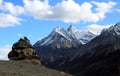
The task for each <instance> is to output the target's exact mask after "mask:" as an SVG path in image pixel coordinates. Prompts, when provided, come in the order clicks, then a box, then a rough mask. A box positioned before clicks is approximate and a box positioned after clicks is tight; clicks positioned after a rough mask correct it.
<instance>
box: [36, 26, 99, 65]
mask: <svg viewBox="0 0 120 76" xmlns="http://www.w3.org/2000/svg"><path fill="white" fill-rule="evenodd" d="M96 36H97V35H95V34H93V33H92V32H91V31H89V30H88V29H85V30H81V31H80V30H77V29H76V28H75V27H74V26H72V25H71V26H70V27H69V28H68V29H67V30H66V29H64V28H60V27H57V28H55V29H54V30H53V31H52V32H51V33H50V34H49V35H48V36H47V37H46V38H44V39H42V40H40V41H38V42H36V43H35V44H34V48H35V49H36V51H37V53H38V54H39V57H40V59H41V62H43V63H44V64H45V65H47V64H48V63H49V64H53V63H55V62H56V60H57V61H58V62H59V63H58V62H57V63H58V65H60V64H63V63H64V62H65V61H66V60H69V55H71V54H73V53H74V52H75V51H73V49H77V48H78V47H81V46H83V45H84V44H86V43H88V42H89V41H91V40H92V39H93V38H95V37H96ZM57 63H56V64H57Z"/></svg>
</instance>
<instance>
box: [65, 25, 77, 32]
mask: <svg viewBox="0 0 120 76" xmlns="http://www.w3.org/2000/svg"><path fill="white" fill-rule="evenodd" d="M67 31H68V32H73V33H75V32H76V31H78V30H77V29H76V28H75V27H74V26H73V25H70V26H69V28H68V29H67Z"/></svg>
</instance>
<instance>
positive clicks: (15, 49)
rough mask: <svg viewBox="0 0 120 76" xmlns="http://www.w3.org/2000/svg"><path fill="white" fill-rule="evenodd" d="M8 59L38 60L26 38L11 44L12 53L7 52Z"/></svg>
mask: <svg viewBox="0 0 120 76" xmlns="http://www.w3.org/2000/svg"><path fill="white" fill-rule="evenodd" d="M8 58H9V59H10V60H22V59H38V57H37V54H36V52H35V50H34V48H33V46H32V45H31V43H30V41H29V40H28V39H27V38H26V37H24V38H20V39H19V40H18V42H16V43H14V44H13V46H12V51H11V52H9V54H8Z"/></svg>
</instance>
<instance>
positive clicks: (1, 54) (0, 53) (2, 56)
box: [0, 45, 12, 60]
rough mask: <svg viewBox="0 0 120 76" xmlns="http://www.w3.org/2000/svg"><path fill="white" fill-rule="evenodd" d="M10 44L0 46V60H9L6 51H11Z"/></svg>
mask: <svg viewBox="0 0 120 76" xmlns="http://www.w3.org/2000/svg"><path fill="white" fill-rule="evenodd" d="M11 47H12V46H11V45H6V46H3V47H0V60H9V59H8V53H9V52H10V51H11Z"/></svg>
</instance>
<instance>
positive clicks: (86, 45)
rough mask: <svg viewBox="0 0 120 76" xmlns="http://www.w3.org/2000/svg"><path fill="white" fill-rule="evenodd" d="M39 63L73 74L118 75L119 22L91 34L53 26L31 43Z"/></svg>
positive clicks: (88, 75) (119, 69) (72, 28)
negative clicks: (49, 32)
mask: <svg viewBox="0 0 120 76" xmlns="http://www.w3.org/2000/svg"><path fill="white" fill-rule="evenodd" d="M34 48H35V49H36V51H37V53H38V56H39V58H40V60H41V62H42V64H43V65H45V66H47V67H50V68H54V69H58V70H63V71H66V72H69V73H71V74H74V75H75V76H119V71H120V23H117V24H115V25H114V26H111V27H109V28H107V29H103V30H101V31H100V34H94V33H93V32H91V31H90V30H88V29H85V30H82V31H79V30H77V29H76V28H75V27H74V26H70V27H69V28H68V29H67V30H65V29H63V28H60V27H57V28H56V29H54V30H53V31H52V33H51V34H50V35H49V36H48V37H46V38H44V39H42V40H40V41H38V42H36V43H35V44H34Z"/></svg>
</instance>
